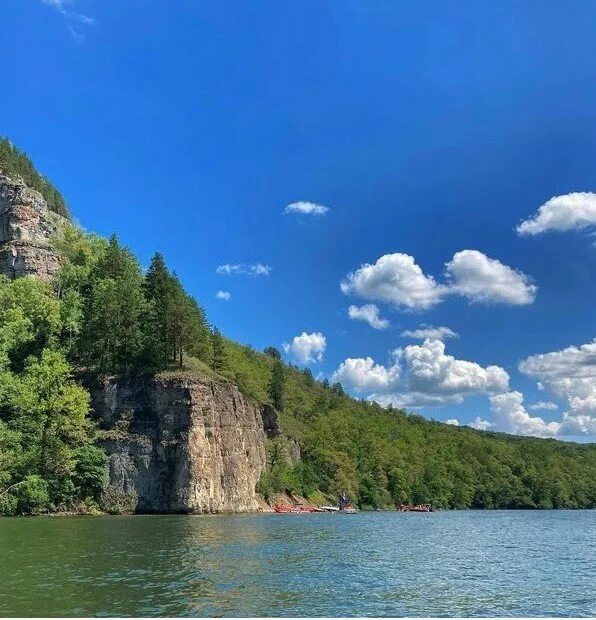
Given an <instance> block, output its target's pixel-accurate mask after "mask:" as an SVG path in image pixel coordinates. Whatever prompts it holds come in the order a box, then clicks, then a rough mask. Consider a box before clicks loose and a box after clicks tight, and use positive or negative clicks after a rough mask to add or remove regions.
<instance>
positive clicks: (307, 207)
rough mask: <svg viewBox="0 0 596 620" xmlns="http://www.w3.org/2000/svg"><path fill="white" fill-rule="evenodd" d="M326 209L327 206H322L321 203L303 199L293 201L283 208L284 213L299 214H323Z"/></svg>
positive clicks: (327, 208)
mask: <svg viewBox="0 0 596 620" xmlns="http://www.w3.org/2000/svg"><path fill="white" fill-rule="evenodd" d="M328 211H329V207H324V206H323V205H319V204H316V203H314V202H307V201H304V200H300V201H299V202H293V203H292V204H289V205H288V206H287V207H286V208H285V209H284V213H286V214H288V213H299V214H301V215H325V214H326V213H327V212H328Z"/></svg>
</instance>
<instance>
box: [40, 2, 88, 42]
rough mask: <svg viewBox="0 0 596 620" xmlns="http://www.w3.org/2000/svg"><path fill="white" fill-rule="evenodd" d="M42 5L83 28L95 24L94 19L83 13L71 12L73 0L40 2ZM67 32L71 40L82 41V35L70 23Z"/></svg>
mask: <svg viewBox="0 0 596 620" xmlns="http://www.w3.org/2000/svg"><path fill="white" fill-rule="evenodd" d="M41 1H42V3H43V4H45V5H47V6H51V7H52V8H54V9H56V10H57V11H58V12H59V13H61V14H62V15H64V17H66V19H67V20H68V21H69V22H78V23H79V24H84V25H85V26H92V25H93V24H94V23H95V18H94V17H91V16H90V15H85V14H84V13H78V12H77V11H73V10H71V9H70V8H68V7H70V6H71V5H72V4H73V0H41ZM68 31H69V32H70V34H71V35H72V37H73V39H74V40H75V41H76V42H77V43H80V42H81V41H82V40H83V35H82V34H81V33H80V32H79V31H78V30H77V29H76V28H75V27H74V25H73V24H72V23H69V24H68Z"/></svg>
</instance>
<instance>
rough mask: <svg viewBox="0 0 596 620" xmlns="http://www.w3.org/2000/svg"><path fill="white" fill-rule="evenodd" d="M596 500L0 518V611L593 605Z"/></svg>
mask: <svg viewBox="0 0 596 620" xmlns="http://www.w3.org/2000/svg"><path fill="white" fill-rule="evenodd" d="M595 588H596V511H543V512H541V511H535V512H532V511H494V512H488V511H487V512H481V511H477V512H473V511H461V512H458V511H456V512H437V513H431V514H415V513H389V512H387V513H362V514H357V515H333V514H317V515H310V516H309V515H255V516H135V517H98V518H90V517H79V518H77V517H72V518H52V517H38V518H16V519H0V615H2V616H6V615H18V616H28V615H44V616H80V615H83V616H93V615H101V616H106V615H118V616H126V615H143V616H151V615H180V616H183V615H198V616H214V615H224V616H229V615H235V616H253V615H265V616H267V615H270V616H282V615H285V616H288V615H290V616H304V615H310V616H321V615H323V616H353V615H377V616H385V615H394V616H400V615H408V616H427V615H431V616H434V615H436V616H453V615H456V616H461V615H466V616H467V615H470V616H471V615H474V616H482V615H498V616H500V615H503V616H508V615H513V616H526V615H532V616H536V615H540V616H550V615H555V616H593V615H595V614H596V600H595V599H596V594H595V591H596V590H595Z"/></svg>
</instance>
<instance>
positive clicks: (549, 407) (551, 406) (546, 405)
mask: <svg viewBox="0 0 596 620" xmlns="http://www.w3.org/2000/svg"><path fill="white" fill-rule="evenodd" d="M558 408H559V406H558V405H557V404H555V403H551V402H550V401H548V402H545V401H543V400H541V401H539V402H537V403H534V404H533V405H529V407H528V409H531V410H532V411H540V410H541V409H543V410H545V411H555V409H558Z"/></svg>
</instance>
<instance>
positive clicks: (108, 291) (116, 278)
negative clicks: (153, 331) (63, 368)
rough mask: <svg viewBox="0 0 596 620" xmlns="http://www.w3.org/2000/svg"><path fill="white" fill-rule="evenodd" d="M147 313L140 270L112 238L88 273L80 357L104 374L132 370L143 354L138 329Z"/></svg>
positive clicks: (142, 344) (140, 327) (143, 346)
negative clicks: (88, 285) (88, 282)
mask: <svg viewBox="0 0 596 620" xmlns="http://www.w3.org/2000/svg"><path fill="white" fill-rule="evenodd" d="M147 309H148V308H147V301H146V299H145V295H144V291H143V276H142V273H141V268H140V266H139V264H138V262H137V261H136V259H135V257H134V256H133V255H132V253H131V252H130V250H128V249H127V248H125V247H123V246H121V245H120V243H119V241H118V239H117V237H115V236H112V237H111V238H110V241H109V243H108V246H107V248H106V251H105V253H104V255H103V256H102V257H101V258H100V259H99V261H98V262H97V264H96V265H95V267H94V269H93V271H92V273H91V285H90V290H89V294H88V299H87V304H86V311H85V315H86V316H85V331H84V335H83V338H82V340H81V350H82V355H83V357H84V358H86V359H87V361H88V362H89V363H90V364H91V365H92V366H94V367H95V368H97V369H98V370H99V371H100V372H104V373H113V372H122V371H126V370H129V369H131V368H133V367H134V366H135V365H137V364H138V363H139V361H140V360H141V359H142V357H143V356H144V354H145V339H144V334H143V329H142V325H143V322H144V320H145V318H146V315H147Z"/></svg>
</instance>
